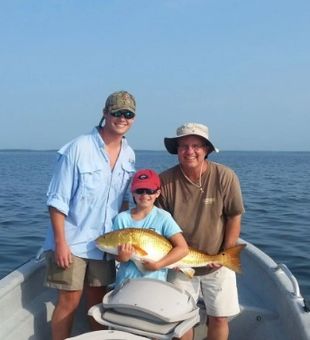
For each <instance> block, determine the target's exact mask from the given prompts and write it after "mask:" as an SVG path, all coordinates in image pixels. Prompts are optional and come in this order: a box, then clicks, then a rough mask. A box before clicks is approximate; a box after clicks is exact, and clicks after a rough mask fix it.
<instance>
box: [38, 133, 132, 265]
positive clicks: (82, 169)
mask: <svg viewBox="0 0 310 340" xmlns="http://www.w3.org/2000/svg"><path fill="white" fill-rule="evenodd" d="M58 153H59V157H58V160H57V164H56V168H55V171H54V174H53V177H52V180H51V182H50V185H49V188H48V192H47V196H48V199H47V205H48V206H52V207H54V208H56V209H57V210H59V211H61V212H62V213H64V214H65V215H66V219H65V236H66V241H67V243H68V244H69V246H70V249H71V252H72V253H73V254H74V255H76V256H79V257H83V258H90V259H102V258H103V253H102V252H101V251H100V250H99V249H97V248H96V246H95V242H94V240H95V239H96V238H97V237H99V236H100V235H102V234H104V233H106V232H109V231H111V229H112V224H113V223H112V220H113V219H114V217H115V216H116V215H117V214H118V212H119V210H120V207H121V205H122V202H123V200H125V201H126V200H129V192H128V187H129V183H130V180H131V177H132V175H133V174H134V172H135V168H134V164H135V154H134V151H133V150H132V149H131V147H130V146H129V145H128V143H127V140H126V139H125V138H123V139H122V147H121V151H120V154H119V157H118V159H117V162H116V164H115V166H114V169H113V171H112V170H111V167H110V161H109V156H108V154H107V152H106V151H105V143H104V141H103V140H102V138H101V136H100V134H99V131H98V129H97V128H94V129H93V131H92V132H91V133H90V134H86V135H83V136H80V137H78V138H76V139H75V140H73V141H71V142H69V143H68V144H66V145H65V146H63V147H62V148H61V149H60V150H59V151H58ZM43 248H44V249H45V250H48V249H53V250H54V235H53V229H52V227H51V225H50V226H49V227H48V232H47V236H46V239H45V242H44V245H43Z"/></svg>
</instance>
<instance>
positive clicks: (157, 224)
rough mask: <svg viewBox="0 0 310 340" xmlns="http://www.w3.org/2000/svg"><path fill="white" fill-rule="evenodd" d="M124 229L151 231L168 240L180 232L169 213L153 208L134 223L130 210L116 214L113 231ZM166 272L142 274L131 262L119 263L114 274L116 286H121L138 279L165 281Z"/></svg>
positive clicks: (161, 270) (162, 270)
mask: <svg viewBox="0 0 310 340" xmlns="http://www.w3.org/2000/svg"><path fill="white" fill-rule="evenodd" d="M126 228H145V229H151V230H153V231H155V232H157V233H158V234H160V235H162V236H164V237H166V238H168V239H169V238H171V237H172V236H173V235H175V234H177V233H180V232H182V230H181V228H180V227H179V226H178V225H177V223H176V222H175V221H174V219H173V218H172V216H171V215H170V213H168V212H167V211H165V210H163V209H160V208H157V207H155V206H154V207H153V209H152V210H151V212H150V213H149V214H148V215H147V216H146V217H145V218H144V219H143V220H140V221H136V220H134V219H133V218H132V217H131V214H130V210H127V211H124V212H121V213H120V214H118V215H117V216H116V218H115V220H114V224H113V230H118V229H126ZM167 271H168V270H167V269H160V270H157V271H149V272H145V273H142V272H141V271H140V270H139V269H138V268H137V266H136V265H135V264H134V263H133V262H132V261H128V262H121V263H120V266H119V269H118V271H117V274H116V285H119V284H121V283H122V282H123V281H124V280H126V279H134V278H139V277H148V278H153V279H158V280H163V281H166V278H167Z"/></svg>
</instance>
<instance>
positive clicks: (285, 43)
mask: <svg viewBox="0 0 310 340" xmlns="http://www.w3.org/2000/svg"><path fill="white" fill-rule="evenodd" d="M309 18H310V1H309V0H295V1H292V0H291V1H287V0H281V1H280V0H257V1H256V0H242V1H241V0H212V1H211V0H156V1H155V0H130V1H125V0H122V1H121V0H115V1H112V0H83V1H82V0H58V1H49V0H44V1H39V0H35V1H34V0H28V1H24V0H20V1H17V0H2V1H1V2H0V41H1V53H0V91H1V100H0V149H3V148H8V149H11V148H27V149H29V148H30V149H39V150H40V149H57V148H59V147H60V146H61V145H63V144H64V143H66V142H67V141H69V140H71V139H72V138H74V137H76V136H78V135H80V134H82V133H86V132H88V131H90V130H91V129H92V127H93V126H95V125H96V124H97V123H98V121H99V118H100V116H101V112H102V107H103V105H104V102H105V99H106V97H107V96H108V95H109V94H110V93H111V92H114V91H116V90H121V89H125V90H128V91H130V92H132V93H133V94H134V95H135V97H136V100H137V118H136V121H135V124H134V126H133V128H132V130H131V131H130V132H129V133H128V139H129V141H130V144H131V145H132V146H133V147H134V148H135V149H147V150H161V149H164V145H163V138H164V137H166V136H174V134H175V130H176V128H177V127H178V126H179V125H181V124H182V123H184V122H199V123H203V124H206V125H208V126H209V129H210V135H211V140H212V142H213V143H214V144H215V145H216V146H217V147H218V148H219V149H220V150H280V151H282V150H287V151H296V150H297V151H310V134H309V127H310V112H309V111H310V44H309V36H310V20H309Z"/></svg>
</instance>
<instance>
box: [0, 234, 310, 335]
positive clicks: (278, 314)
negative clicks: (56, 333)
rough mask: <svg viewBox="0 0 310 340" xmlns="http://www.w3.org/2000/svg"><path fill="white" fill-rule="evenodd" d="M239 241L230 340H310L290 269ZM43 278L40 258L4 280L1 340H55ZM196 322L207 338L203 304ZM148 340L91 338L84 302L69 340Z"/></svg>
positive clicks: (119, 331) (308, 311)
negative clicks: (235, 303) (236, 293)
mask: <svg viewBox="0 0 310 340" xmlns="http://www.w3.org/2000/svg"><path fill="white" fill-rule="evenodd" d="M239 242H240V243H245V244H246V245H247V246H246V248H245V249H244V250H243V252H242V254H241V264H242V273H241V274H237V284H238V291H239V300H240V301H239V302H240V308H241V312H240V314H238V315H237V316H235V317H232V318H231V319H230V320H229V325H230V337H229V339H231V340H237V339H238V340H249V339H251V340H265V339H281V340H296V339H298V340H310V308H309V304H308V303H307V302H306V301H305V299H304V298H303V296H302V295H301V293H300V288H299V285H298V281H297V279H296V278H295V277H294V275H293V274H292V273H291V272H290V270H289V269H288V268H287V266H286V265H284V264H277V263H276V262H275V261H274V260H273V259H271V258H270V257H269V256H268V255H267V254H266V253H264V252H263V251H262V250H260V249H258V248H257V247H255V246H254V245H253V244H251V243H250V242H247V241H245V240H243V239H240V240H239ZM44 275H45V263H44V258H42V257H40V256H38V257H37V258H33V259H30V260H29V261H28V262H26V263H25V264H23V265H22V266H20V267H19V268H17V269H16V270H14V271H13V272H11V273H10V274H8V275H7V276H6V277H4V278H3V279H1V280H0V339H5V340H26V339H28V340H43V339H44V340H49V339H50V338H51V337H50V320H51V315H52V311H53V308H54V305H55V301H56V291H55V290H54V289H50V288H46V287H44V286H43V280H44ZM94 307H95V306H94ZM97 307H98V308H102V306H97ZM92 308H93V307H92ZM90 314H92V313H90ZM199 319H200V322H199ZM195 323H196V326H195V340H203V339H205V338H206V327H205V323H206V318H205V312H204V308H203V306H202V305H200V304H199V318H198V322H195ZM149 338H150V337H147V333H145V332H144V333H141V332H139V330H136V331H135V330H134V331H130V332H128V331H126V329H125V330H124V328H117V327H115V328H114V327H110V330H106V331H96V332H91V333H90V330H89V328H88V321H87V311H86V309H85V303H84V301H83V300H82V302H81V305H80V308H79V310H78V313H77V317H76V319H75V323H74V328H73V332H72V338H70V339H81V340H82V339H93V340H94V339H119V340H120V339H124V340H126V339H128V340H130V339H149ZM158 339H166V338H165V337H158Z"/></svg>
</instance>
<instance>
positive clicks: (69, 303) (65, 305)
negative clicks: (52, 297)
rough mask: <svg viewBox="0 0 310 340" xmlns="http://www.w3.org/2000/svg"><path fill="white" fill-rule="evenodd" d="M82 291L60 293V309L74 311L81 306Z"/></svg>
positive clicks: (58, 303)
mask: <svg viewBox="0 0 310 340" xmlns="http://www.w3.org/2000/svg"><path fill="white" fill-rule="evenodd" d="M81 296H82V292H81V291H60V292H59V296H58V302H57V305H58V308H61V309H65V310H67V311H74V310H76V309H77V307H78V306H79V303H80V300H81Z"/></svg>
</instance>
